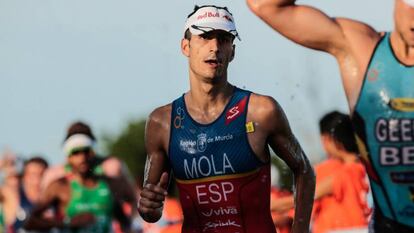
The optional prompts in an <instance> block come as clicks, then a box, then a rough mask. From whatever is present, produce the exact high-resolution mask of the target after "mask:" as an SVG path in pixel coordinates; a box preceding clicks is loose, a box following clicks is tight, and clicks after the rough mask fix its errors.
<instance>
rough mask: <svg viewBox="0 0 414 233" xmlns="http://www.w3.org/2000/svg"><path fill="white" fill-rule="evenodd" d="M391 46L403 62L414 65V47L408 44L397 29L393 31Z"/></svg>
mask: <svg viewBox="0 0 414 233" xmlns="http://www.w3.org/2000/svg"><path fill="white" fill-rule="evenodd" d="M391 48H392V50H393V51H394V54H395V56H397V58H398V60H400V61H401V62H402V63H404V64H405V65H414V47H413V46H410V45H408V44H407V43H406V42H405V41H404V39H403V38H402V37H401V35H400V34H399V33H398V32H396V31H393V32H392V33H391Z"/></svg>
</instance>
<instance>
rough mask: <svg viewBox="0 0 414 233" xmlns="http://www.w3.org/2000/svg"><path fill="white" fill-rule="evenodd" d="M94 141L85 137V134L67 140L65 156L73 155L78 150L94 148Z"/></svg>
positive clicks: (64, 150)
mask: <svg viewBox="0 0 414 233" xmlns="http://www.w3.org/2000/svg"><path fill="white" fill-rule="evenodd" d="M93 146H94V141H93V140H92V139H91V138H90V137H88V136H86V135H84V134H74V135H72V136H70V137H69V138H68V139H66V141H65V143H64V144H63V152H64V153H65V155H70V154H72V151H74V150H77V149H79V148H87V147H90V148H93Z"/></svg>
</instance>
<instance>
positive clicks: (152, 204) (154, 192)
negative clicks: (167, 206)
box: [138, 172, 168, 222]
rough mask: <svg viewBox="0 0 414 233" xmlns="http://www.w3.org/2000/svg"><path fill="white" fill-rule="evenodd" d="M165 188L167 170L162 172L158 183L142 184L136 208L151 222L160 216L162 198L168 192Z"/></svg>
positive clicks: (166, 184)
mask: <svg viewBox="0 0 414 233" xmlns="http://www.w3.org/2000/svg"><path fill="white" fill-rule="evenodd" d="M167 188H168V173H167V172H164V173H162V175H161V178H160V180H159V182H158V184H156V185H155V184H151V183H147V184H145V185H144V187H143V189H142V191H141V195H140V197H141V198H140V200H139V206H138V210H139V212H140V213H141V215H142V216H143V218H144V219H145V220H147V221H150V222H153V221H157V220H158V219H159V218H160V217H161V214H162V207H163V205H164V200H165V197H166V196H167V194H168V192H167Z"/></svg>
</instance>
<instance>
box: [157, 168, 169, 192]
mask: <svg viewBox="0 0 414 233" xmlns="http://www.w3.org/2000/svg"><path fill="white" fill-rule="evenodd" d="M158 186H160V187H161V188H163V189H165V190H166V189H167V188H168V173H167V172H163V173H162V175H161V178H160V182H158Z"/></svg>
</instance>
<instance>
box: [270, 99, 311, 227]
mask: <svg viewBox="0 0 414 233" xmlns="http://www.w3.org/2000/svg"><path fill="white" fill-rule="evenodd" d="M263 104H264V105H265V106H267V109H269V110H268V111H267V113H266V112H264V113H265V120H266V121H265V122H268V123H267V124H268V127H269V129H270V132H269V136H268V140H267V141H268V143H269V145H270V146H271V148H272V149H273V151H274V152H275V153H276V154H277V155H278V156H279V157H280V158H281V159H282V160H283V161H285V163H286V164H287V165H288V166H289V168H290V169H291V170H292V172H293V174H294V177H295V190H296V195H295V203H296V206H295V217H294V221H293V228H292V232H294V233H304V232H308V231H309V221H310V216H311V212H312V206H313V198H314V191H315V174H314V172H313V169H312V166H311V164H310V163H309V160H308V158H307V157H306V155H305V153H304V152H303V150H302V148H301V146H300V145H299V142H298V141H297V140H296V138H295V137H294V135H293V133H292V131H291V129H290V126H289V122H288V120H287V118H286V116H285V114H284V112H283V110H282V108H281V107H280V106H279V104H278V103H277V102H276V101H275V100H274V99H273V98H267V99H266V101H264V102H263Z"/></svg>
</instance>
